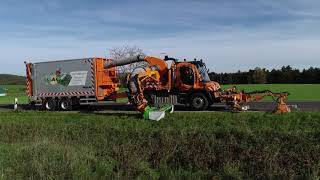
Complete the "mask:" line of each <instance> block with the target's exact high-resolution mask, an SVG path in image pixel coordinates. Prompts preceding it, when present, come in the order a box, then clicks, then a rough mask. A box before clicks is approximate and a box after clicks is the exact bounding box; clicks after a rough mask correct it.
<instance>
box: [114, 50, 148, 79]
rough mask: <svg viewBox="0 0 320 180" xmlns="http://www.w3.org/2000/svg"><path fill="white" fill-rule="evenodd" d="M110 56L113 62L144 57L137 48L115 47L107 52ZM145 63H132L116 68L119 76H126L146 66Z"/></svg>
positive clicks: (141, 51)
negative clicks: (133, 57)
mask: <svg viewBox="0 0 320 180" xmlns="http://www.w3.org/2000/svg"><path fill="white" fill-rule="evenodd" d="M109 53H110V56H111V58H112V59H113V60H114V61H117V60H120V59H124V58H127V57H131V56H137V55H139V54H141V55H144V53H143V50H142V49H141V48H139V47H138V46H122V47H116V48H112V49H110V50H109ZM146 65H147V63H146V62H138V63H132V64H128V65H124V66H120V67H118V71H119V73H120V74H127V73H130V72H132V71H133V70H134V69H135V68H137V67H142V66H146Z"/></svg>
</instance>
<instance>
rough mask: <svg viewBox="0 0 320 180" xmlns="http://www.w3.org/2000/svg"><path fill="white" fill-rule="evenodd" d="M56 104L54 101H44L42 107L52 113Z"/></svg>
mask: <svg viewBox="0 0 320 180" xmlns="http://www.w3.org/2000/svg"><path fill="white" fill-rule="evenodd" d="M56 106H57V102H56V101H55V100H54V99H47V100H45V102H44V104H43V107H44V109H45V110H47V111H54V110H56Z"/></svg>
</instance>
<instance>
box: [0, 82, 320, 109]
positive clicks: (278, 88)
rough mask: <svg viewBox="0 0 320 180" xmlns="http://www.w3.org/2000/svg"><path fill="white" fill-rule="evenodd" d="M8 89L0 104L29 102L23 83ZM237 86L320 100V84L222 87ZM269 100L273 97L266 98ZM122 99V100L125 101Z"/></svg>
mask: <svg viewBox="0 0 320 180" xmlns="http://www.w3.org/2000/svg"><path fill="white" fill-rule="evenodd" d="M0 86H1V87H5V88H7V89H8V96H7V97H0V104H9V103H13V101H14V98H15V97H17V98H18V99H19V103H21V104H25V103H28V98H27V97H26V93H25V86H23V85H0ZM233 86H236V87H237V88H238V90H245V91H257V90H267V89H268V90H272V91H274V92H289V93H290V96H289V98H288V100H289V101H320V84H248V85H242V84H241V85H222V89H226V88H231V87H233ZM265 100H267V101H269V100H271V98H266V99H265ZM124 101H125V100H121V101H120V102H124Z"/></svg>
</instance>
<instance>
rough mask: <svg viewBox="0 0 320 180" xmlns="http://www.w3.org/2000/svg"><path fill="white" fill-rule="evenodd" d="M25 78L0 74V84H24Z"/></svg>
mask: <svg viewBox="0 0 320 180" xmlns="http://www.w3.org/2000/svg"><path fill="white" fill-rule="evenodd" d="M25 84H26V78H25V77H24V76H17V75H11V74H0V85H25Z"/></svg>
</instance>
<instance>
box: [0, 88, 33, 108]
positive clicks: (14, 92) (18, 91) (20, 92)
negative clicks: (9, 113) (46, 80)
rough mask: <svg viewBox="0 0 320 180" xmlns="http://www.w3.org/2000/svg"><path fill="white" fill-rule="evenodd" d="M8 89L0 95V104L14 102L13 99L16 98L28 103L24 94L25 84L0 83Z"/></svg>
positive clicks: (22, 102)
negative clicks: (4, 94)
mask: <svg viewBox="0 0 320 180" xmlns="http://www.w3.org/2000/svg"><path fill="white" fill-rule="evenodd" d="M0 86H1V87H4V88H6V89H8V92H7V93H8V94H7V96H5V97H0V104H10V103H12V104H13V103H14V99H15V98H18V100H19V103H21V104H26V103H28V97H27V96H26V90H25V88H26V86H25V85H0Z"/></svg>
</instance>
